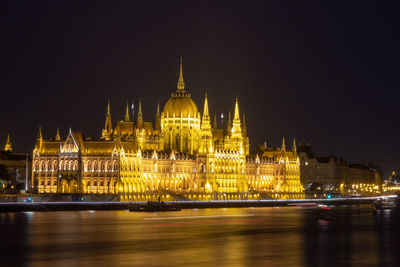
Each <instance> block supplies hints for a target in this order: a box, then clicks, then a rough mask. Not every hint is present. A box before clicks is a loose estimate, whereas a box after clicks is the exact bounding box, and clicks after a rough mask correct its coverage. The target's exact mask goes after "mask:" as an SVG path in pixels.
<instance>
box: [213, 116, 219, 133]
mask: <svg viewBox="0 0 400 267" xmlns="http://www.w3.org/2000/svg"><path fill="white" fill-rule="evenodd" d="M217 128H218V124H217V114H214V123H213V129H214V130H216V129H217Z"/></svg>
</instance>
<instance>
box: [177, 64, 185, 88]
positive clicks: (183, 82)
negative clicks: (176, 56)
mask: <svg viewBox="0 0 400 267" xmlns="http://www.w3.org/2000/svg"><path fill="white" fill-rule="evenodd" d="M182 65H183V64H182V57H181V59H180V67H179V80H178V91H184V90H185V81H184V80H183V67H182Z"/></svg>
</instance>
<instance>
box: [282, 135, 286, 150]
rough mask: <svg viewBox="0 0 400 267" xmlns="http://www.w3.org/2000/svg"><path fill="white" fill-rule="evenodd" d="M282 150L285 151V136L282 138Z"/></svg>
mask: <svg viewBox="0 0 400 267" xmlns="http://www.w3.org/2000/svg"><path fill="white" fill-rule="evenodd" d="M281 149H282V151H283V152H285V151H286V145H285V137H283V138H282V148H281Z"/></svg>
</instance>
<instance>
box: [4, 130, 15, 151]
mask: <svg viewBox="0 0 400 267" xmlns="http://www.w3.org/2000/svg"><path fill="white" fill-rule="evenodd" d="M4 151H7V152H12V151H13V148H12V145H11V140H10V134H8V136H7V142H6V145H5V146H4Z"/></svg>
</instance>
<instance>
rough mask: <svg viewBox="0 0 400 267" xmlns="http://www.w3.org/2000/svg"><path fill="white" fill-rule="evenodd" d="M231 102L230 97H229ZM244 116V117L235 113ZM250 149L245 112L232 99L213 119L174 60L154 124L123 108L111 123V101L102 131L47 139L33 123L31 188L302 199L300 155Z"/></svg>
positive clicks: (131, 195) (140, 196)
mask: <svg viewBox="0 0 400 267" xmlns="http://www.w3.org/2000/svg"><path fill="white" fill-rule="evenodd" d="M232 102H233V101H232ZM241 117H242V119H241ZM260 147H261V149H260V150H259V152H258V153H254V154H250V153H249V137H248V136H247V132H246V123H245V116H244V114H242V116H240V112H239V102H238V99H237V98H236V101H235V102H234V113H233V118H231V116H230V115H229V118H228V121H227V126H226V127H221V128H219V127H218V125H217V121H216V118H215V116H214V119H213V122H211V118H210V114H209V109H208V99H207V94H206V95H205V98H204V105H203V112H202V113H200V112H199V110H198V109H197V105H196V103H195V102H194V101H193V100H192V98H191V96H190V94H189V93H188V92H187V91H186V90H185V82H184V80H183V74H182V62H181V64H180V73H179V80H178V83H177V90H176V92H175V93H173V94H171V97H170V98H169V100H168V101H167V103H166V104H165V106H164V109H163V110H162V112H161V113H160V108H159V106H157V112H156V117H155V122H154V124H153V123H152V122H148V121H144V120H143V113H142V108H141V103H140V102H139V107H138V112H137V116H136V120H135V118H131V116H130V112H129V107H128V106H127V107H126V115H125V118H124V120H120V121H117V122H116V123H113V122H112V120H111V111H110V104H109V103H108V106H107V113H106V120H105V125H104V129H103V130H102V131H101V137H100V138H98V139H93V138H85V137H84V135H82V133H80V132H75V131H72V130H71V129H70V130H69V134H68V136H67V137H66V138H61V137H60V134H59V130H58V129H57V134H56V136H55V137H54V138H51V139H48V140H45V139H44V138H43V135H42V131H41V129H39V133H38V137H37V142H36V145H35V148H34V150H33V161H32V181H31V186H32V188H33V189H34V190H36V191H37V192H38V193H43V194H52V193H59V194H63V193H64V194H95V195H97V196H98V195H108V196H112V197H113V198H114V199H118V200H121V201H141V200H142V201H143V200H156V199H162V200H173V199H175V200H214V199H219V200H231V199H265V198H279V199H288V198H302V197H304V193H303V186H302V184H301V182H300V168H299V167H300V165H299V157H298V155H297V152H296V145H295V143H294V142H293V148H292V151H288V150H286V147H285V142H284V141H283V143H282V146H281V148H278V149H271V148H267V147H266V146H260Z"/></svg>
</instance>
